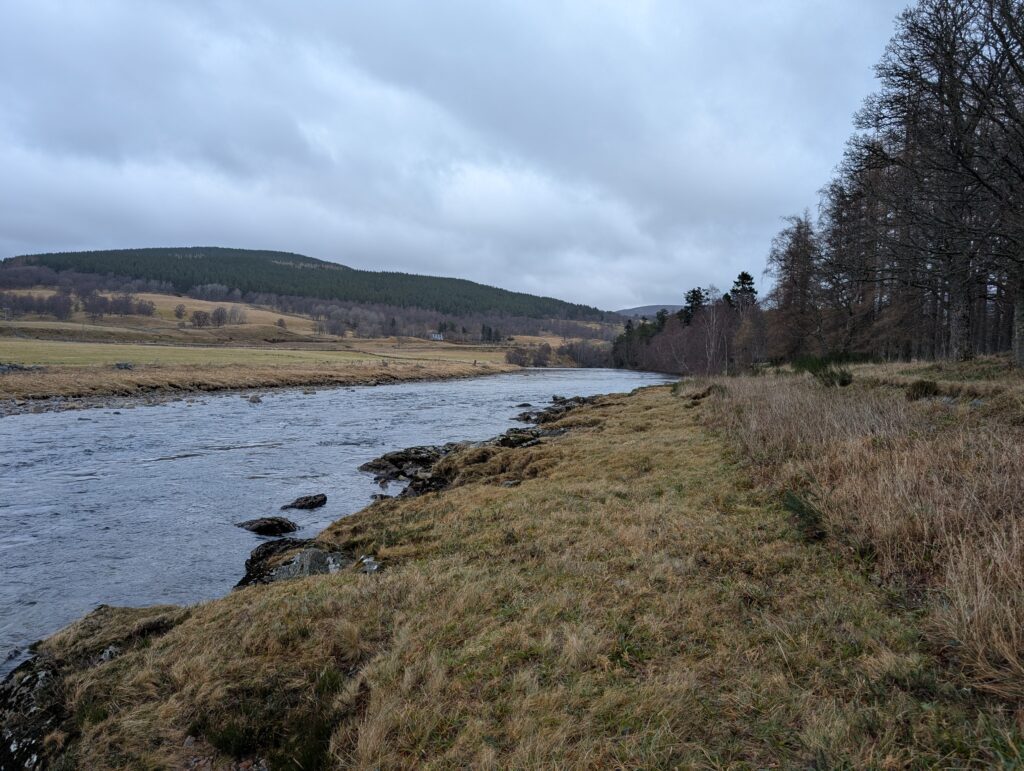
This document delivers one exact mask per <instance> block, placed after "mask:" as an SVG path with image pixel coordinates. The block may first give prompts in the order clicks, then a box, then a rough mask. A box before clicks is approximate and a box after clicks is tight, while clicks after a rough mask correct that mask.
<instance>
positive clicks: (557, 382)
mask: <svg viewBox="0 0 1024 771" xmlns="http://www.w3.org/2000/svg"><path fill="white" fill-rule="evenodd" d="M667 381H668V378H666V377H664V376H661V375H656V374H651V373H639V372H627V371H623V370H592V369H591V370H580V369H571V370H558V369H547V370H526V371H523V372H516V373H512V374H507V375H495V376H492V377H485V378H478V379H473V380H452V381H446V382H433V383H402V384H398V385H388V386H376V387H362V388H333V389H328V390H323V391H319V392H317V393H315V394H303V393H302V390H301V389H296V390H291V389H289V390H281V391H272V392H269V393H264V394H263V395H262V399H263V401H262V403H259V404H251V403H250V402H249V401H248V397H247V395H245V396H243V395H240V394H238V393H226V394H217V395H207V396H202V397H198V398H196V399H191V400H188V401H172V402H167V403H164V404H160V405H155V406H139V407H136V408H134V409H126V408H125V407H118V408H109V409H108V408H94V409H90V410H85V411H69V412H50V413H42V414H38V415H31V414H28V415H13V416H9V417H6V418H3V419H0V675H3V674H6V672H7V671H9V670H10V669H11V668H13V666H14V665H15V664H16V663H17V662H18V661H19V660H20V659H21V658H22V657H23V656H24V651H25V648H26V646H27V645H28V644H30V643H31V642H32V641H34V640H37V639H40V638H41V637H45V636H47V635H49V634H51V633H53V632H54V631H56V630H57V629H59V628H60V627H62V626H64V625H65V624H67V623H69V622H71V621H73V620H74V619H76V618H78V617H80V616H82V615H83V614H85V613H87V612H88V611H90V610H91V609H92V608H94V607H95V606H96V605H98V604H101V603H106V604H110V605H152V604H159V603H178V604H188V603H194V602H197V601H199V600H205V599H210V598H213V597H219V596H222V595H224V594H225V593H227V592H228V591H229V590H230V589H231V587H232V586H234V584H235V583H236V582H237V581H238V579H239V578H240V577H241V576H242V573H243V572H244V569H243V563H244V561H245V558H246V557H247V556H248V554H249V552H250V551H251V550H252V549H253V548H255V547H256V546H257V545H258V544H259V543H260V542H261V541H262V540H265V539H262V538H260V537H259V536H255V535H253V534H252V533H249V532H247V531H245V530H242V529H240V528H238V527H235V525H234V523H236V522H239V521H241V520H245V519H251V518H253V517H259V516H267V515H273V514H275V513H278V510H279V509H280V507H281V506H282V505H283V504H285V503H288V502H289V501H291V500H293V499H294V498H296V497H298V496H299V495H305V494H308V493H316V492H324V493H326V494H327V505H326V506H324V507H323V508H321V509H317V510H315V511H291V512H288V513H287V516H288V517H289V518H290V519H292V520H294V521H295V522H296V523H298V524H299V525H300V526H301V530H300V531H299V532H297V533H294V534H293V535H294V536H295V537H311V536H313V535H315V534H316V533H318V532H319V531H320V530H322V529H323V528H324V527H326V526H327V525H328V524H330V523H331V522H332V521H334V520H335V519H337V518H338V517H342V516H344V515H346V514H351V513H352V512H354V511H358V510H359V509H361V508H363V507H364V506H366V505H367V504H368V503H369V502H370V496H371V494H372V493H374V492H377V491H378V488H377V487H376V485H375V484H374V483H373V480H372V479H371V478H370V477H369V476H368V475H366V474H362V473H360V472H358V471H357V470H356V469H357V467H358V466H359V465H360V464H361V463H363V462H365V461H367V460H370V459H371V458H374V457H377V456H378V455H381V454H382V453H384V452H388V451H390V450H395V449H399V448H402V447H410V446H413V445H417V444H439V443H442V442H449V441H456V440H479V439H485V438H488V437H490V436H494V435H495V434H499V433H501V432H502V431H505V430H506V429H507V428H509V427H511V426H513V425H517V424H516V423H514V422H513V420H512V417H513V416H514V415H516V414H518V413H519V412H521V411H522V408H518V407H517V406H516V405H517V404H519V403H521V402H530V403H531V404H532V405H534V406H546V405H547V404H548V403H549V402H550V400H551V396H552V395H555V394H558V395H562V396H576V395H579V396H587V395H592V394H599V393H612V392H619V391H629V390H632V389H633V388H636V387H638V386H643V385H653V384H657V383H661V382H667Z"/></svg>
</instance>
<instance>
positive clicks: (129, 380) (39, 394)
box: [0, 357, 516, 400]
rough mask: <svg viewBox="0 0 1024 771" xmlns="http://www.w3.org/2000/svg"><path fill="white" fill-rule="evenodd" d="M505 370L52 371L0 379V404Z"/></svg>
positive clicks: (404, 366)
mask: <svg viewBox="0 0 1024 771" xmlns="http://www.w3.org/2000/svg"><path fill="white" fill-rule="evenodd" d="M514 369H516V367H512V366H509V365H506V364H487V363H483V364H476V365H474V364H471V363H466V362H458V361H448V362H446V361H429V360H424V361H416V360H409V361H387V360H381V359H376V360H363V359H358V358H353V359H351V360H346V359H344V358H341V357H339V360H338V361H337V362H336V363H333V364H328V363H322V364H319V363H316V362H314V361H311V362H309V363H302V362H301V361H300V362H297V363H295V364H289V365H286V364H281V365H256V364H223V365H202V364H196V365H185V364H182V365H169V366H142V367H139V368H136V369H133V370H116V369H113V368H110V367H51V368H47V369H46V370H45V371H43V372H31V371H30V372H13V373H8V374H6V375H0V400H2V399H12V400H26V399H52V398H54V397H64V398H90V397H104V396H138V395H143V394H148V393H159V392H169V393H186V392H192V391H223V390H229V389H245V388H285V387H298V386H339V385H344V386H355V385H382V384H386V383H397V382H403V381H413V380H445V379H450V378H462V377H479V376H481V375H489V374H496V373H499V372H510V371H512V370H514Z"/></svg>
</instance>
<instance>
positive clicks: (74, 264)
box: [0, 246, 611, 321]
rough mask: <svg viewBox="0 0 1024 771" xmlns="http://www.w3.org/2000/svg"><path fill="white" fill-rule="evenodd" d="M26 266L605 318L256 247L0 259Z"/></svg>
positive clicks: (503, 293)
mask: <svg viewBox="0 0 1024 771" xmlns="http://www.w3.org/2000/svg"><path fill="white" fill-rule="evenodd" d="M30 265H35V266H42V267H47V268H50V269H52V270H56V271H64V270H74V271H78V272H81V273H98V274H103V275H107V274H109V275H114V276H124V277H127V278H132V279H146V280H154V281H162V282H167V283H169V284H171V285H173V286H174V288H175V290H176V291H178V292H181V293H185V292H188V291H189V290H190V289H192V288H193V287H197V286H201V285H204V284H221V285H224V286H226V287H228V288H229V289H238V290H240V291H241V292H243V293H246V292H255V293H265V294H276V295H288V296H297V297H314V298H322V299H324V300H338V301H341V302H353V303H366V304H379V305H391V306H398V307H402V308H410V307H417V308H424V309H428V310H435V311H438V312H440V313H444V314H449V315H452V316H468V315H474V314H501V315H508V316H524V317H528V318H552V319H567V320H575V321H603V320H605V319H608V318H609V317H610V316H611V314H609V313H607V312H605V311H602V310H599V309H598V308H594V307H591V306H588V305H581V304H578V303H570V302H566V301H564V300H558V299H556V298H553V297H538V296H536V295H531V294H526V293H524V292H512V291H509V290H507V289H500V288H498V287H492V286H486V285H484V284H477V283H475V282H473V281H467V280H466V279H459V278H442V277H438V276H422V275H415V274H410V273H398V272H385V271H381V272H377V271H368V270H359V269H356V268H350V267H347V266H345V265H340V264H338V263H334V262H327V261H325V260H318V259H315V258H313V257H307V256H305V255H302V254H293V253H291V252H278V251H268V250H259V249H229V248H225V247H216V246H192V247H168V248H145V249H106V250H98V251H83V252H52V253H47V254H26V255H20V256H17V257H12V258H9V259H7V260H4V261H3V263H0V269H3V268H6V267H16V266H30Z"/></svg>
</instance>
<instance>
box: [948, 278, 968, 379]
mask: <svg viewBox="0 0 1024 771" xmlns="http://www.w3.org/2000/svg"><path fill="white" fill-rule="evenodd" d="M970 283H971V282H970V273H969V272H968V270H967V269H966V266H963V267H960V268H959V269H958V270H957V271H956V272H955V273H954V277H953V281H952V282H951V283H950V286H949V295H950V296H949V358H951V359H953V361H967V360H969V359H973V358H974V338H973V336H972V334H971V300H972V299H973V298H972V297H971V286H970Z"/></svg>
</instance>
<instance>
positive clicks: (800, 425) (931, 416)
mask: <svg viewBox="0 0 1024 771" xmlns="http://www.w3.org/2000/svg"><path fill="white" fill-rule="evenodd" d="M889 367H890V368H892V365H889ZM977 368H979V365H972V366H971V369H970V370H969V371H974V370H975V369H977ZM980 368H982V369H985V368H988V369H992V367H991V365H989V364H986V363H985V362H982V363H981V364H980ZM879 369H880V368H879V367H877V366H875V367H868V368H861V371H859V372H858V373H857V380H858V381H863V380H868V382H870V383H872V384H874V383H877V378H878V375H879ZM961 373H962V369H960V368H957V367H952V366H950V365H945V366H936V365H932V366H930V367H911V368H905V369H904V371H903V372H901V373H899V375H898V377H901V378H903V379H904V382H906V383H909V382H912V381H913V379H914V378H915V377H917V378H919V377H921V375H935V374H940V375H941V376H942V380H940V381H938V382H939V383H940V393H946V394H949V393H955V392H957V390H958V389H959V388H961V387H963V386H964V384H963V382H962V381H961V380H958V379H956V378H957V377H958V376H959V375H961ZM864 374H867V375H868V376H869V377H868V378H864V377H861V376H862V375H864ZM894 376H896V375H895V373H891V372H890V373H889V375H888V378H889V384H898V383H894V382H893V380H892V378H893V377H894ZM856 382H857V381H855V385H854V386H853V387H851V388H847V389H838V390H837V389H824V388H822V387H820V386H818V385H817V384H815V383H814V382H813V381H812V380H810V379H805V378H802V377H800V378H798V377H792V376H789V377H784V376H775V377H767V378H735V379H730V380H728V381H720V385H722V386H723V388H722V390H721V393H722V394H723V395H721V396H719V397H718V398H716V399H713V400H709V404H710V405H711V406H710V410H711V413H710V415H709V419H710V422H711V423H712V424H713V425H716V426H719V427H723V428H724V429H725V431H726V432H727V434H728V436H729V437H730V438H731V439H732V440H733V441H734V442H736V443H737V444H738V445H739V446H740V447H742V449H743V452H744V455H745V456H746V457H748V458H750V459H751V460H753V461H754V463H755V464H756V466H757V468H758V469H759V471H760V474H761V478H762V479H763V480H764V481H765V483H766V484H768V485H769V486H770V487H771V488H773V489H775V490H776V491H777V492H779V493H789V494H790V497H789V500H790V502H791V507H793V508H794V510H795V512H796V513H797V515H798V516H802V517H807V516H810V517H816V516H818V515H820V517H821V520H822V524H823V526H824V530H825V532H827V533H829V534H831V535H832V536H833V537H834V538H835V540H836V541H837V542H838V543H841V544H844V545H846V546H847V547H848V548H849V549H850V550H851V552H852V553H853V554H856V555H859V557H860V558H861V559H863V561H864V564H865V566H866V567H867V569H869V570H870V571H871V572H872V573H873V574H874V575H875V576H876V577H877V580H879V581H880V582H882V583H883V584H884V585H886V586H888V587H891V588H894V589H895V590H897V591H898V592H899V593H900V595H901V596H902V597H903V598H904V601H909V602H912V603H913V604H915V605H917V606H919V607H921V608H922V609H923V610H924V612H925V613H926V614H927V622H926V623H927V625H928V627H929V631H930V640H931V644H932V645H933V646H934V647H935V648H936V649H938V650H941V651H942V654H943V655H944V656H946V657H948V658H949V659H950V660H951V661H953V662H954V663H956V664H957V665H958V666H959V667H961V668H962V669H963V672H964V675H965V677H966V679H967V681H968V682H969V683H970V684H971V685H972V686H974V687H978V688H982V689H985V690H988V691H991V692H993V693H996V694H998V695H999V696H1001V697H1003V698H1005V699H1007V700H1009V701H1010V702H1011V703H1014V704H1017V705H1020V704H1022V703H1024V473H1022V470H1024V429H1022V427H1021V426H1022V422H1024V421H1022V420H1021V418H1022V416H1024V411H1022V409H1021V404H1022V402H1024V400H1022V398H1021V395H1022V391H1024V378H1021V377H1020V376H1019V375H1015V374H1012V373H1007V372H1004V373H1003V374H1002V375H1001V376H999V378H998V379H997V378H995V377H990V378H988V379H987V382H986V383H985V385H986V386H987V388H988V391H987V393H988V394H990V395H989V396H986V397H985V398H983V399H980V400H978V399H975V398H974V396H975V395H976V393H977V392H976V391H975V390H974V389H973V388H969V389H968V390H969V393H971V394H972V395H971V396H970V397H967V398H962V399H959V400H954V399H952V398H951V397H949V396H946V397H939V398H932V399H925V400H920V401H914V402H909V401H908V400H907V399H906V398H903V397H902V395H901V394H899V393H894V392H892V391H891V390H889V389H885V388H878V387H875V385H869V386H867V387H858V386H857V385H856ZM793 494H795V495H796V496H797V497H796V498H793ZM1022 715H1024V713H1022Z"/></svg>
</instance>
